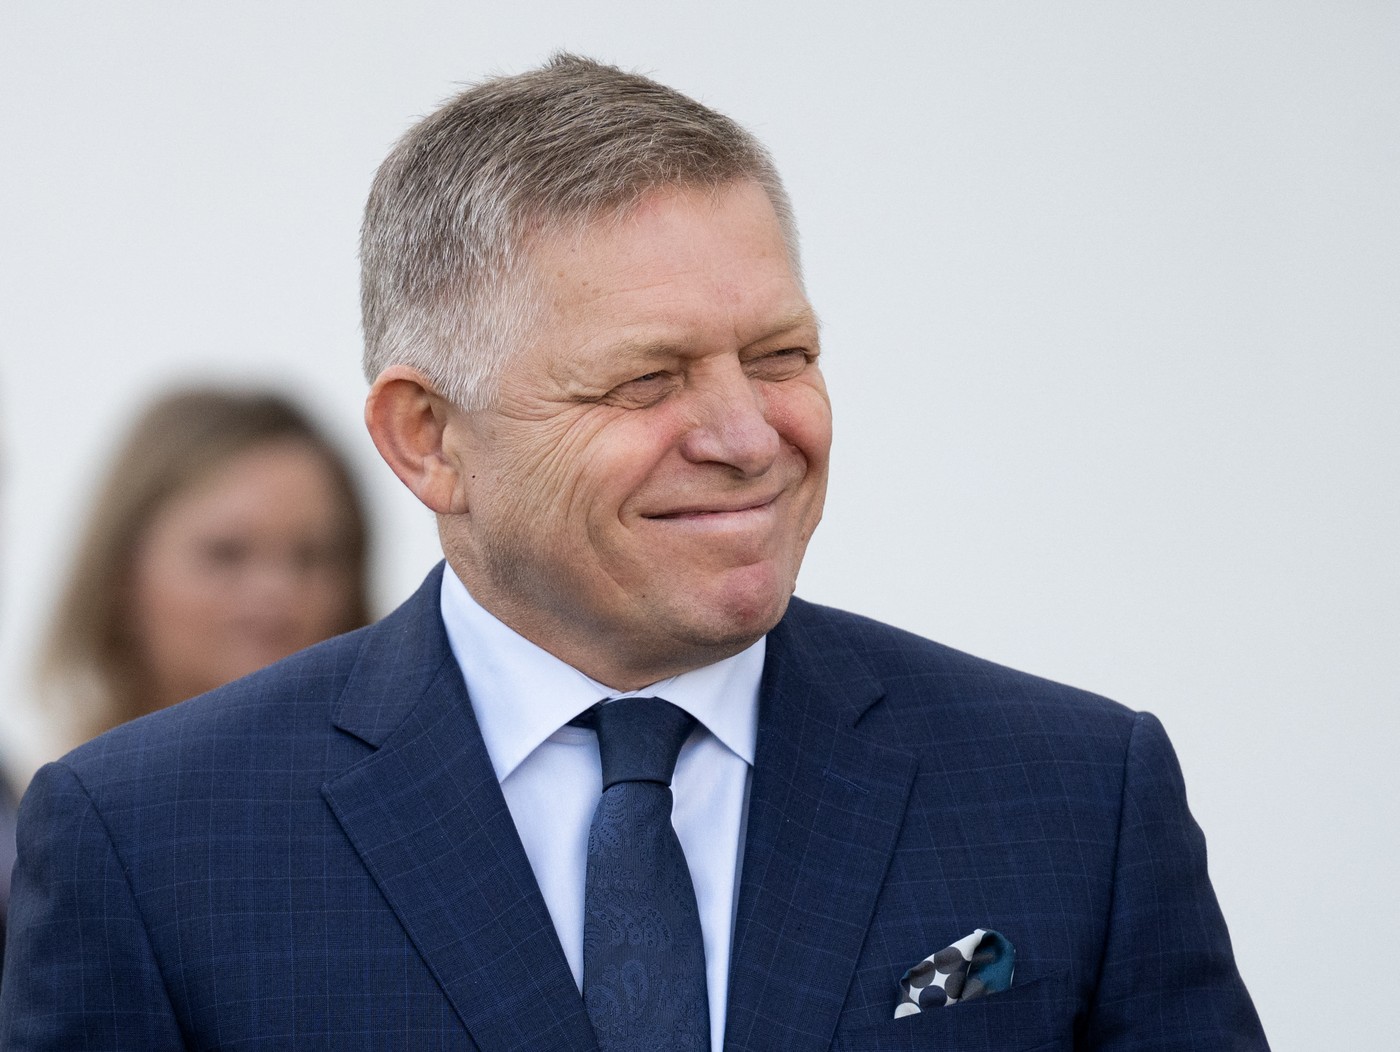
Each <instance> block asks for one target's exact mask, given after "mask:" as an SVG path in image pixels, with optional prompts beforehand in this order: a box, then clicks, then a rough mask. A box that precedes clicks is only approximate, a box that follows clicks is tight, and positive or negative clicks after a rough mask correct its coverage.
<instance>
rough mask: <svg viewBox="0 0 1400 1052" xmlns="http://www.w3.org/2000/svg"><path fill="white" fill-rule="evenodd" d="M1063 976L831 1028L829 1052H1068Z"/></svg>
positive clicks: (1069, 1010)
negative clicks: (875, 1020)
mask: <svg viewBox="0 0 1400 1052" xmlns="http://www.w3.org/2000/svg"><path fill="white" fill-rule="evenodd" d="M1067 980H1068V973H1058V974H1056V975H1049V976H1046V977H1044V978H1043V979H1037V980H1034V981H1032V982H1028V983H1024V984H1019V985H1016V986H1013V987H1012V988H1011V989H1010V990H1005V991H1003V992H1002V993H999V994H991V995H989V996H987V997H979V998H977V999H976V1000H974V1001H964V1002H962V1003H961V1004H956V1005H952V1006H949V1007H946V1008H930V1009H927V1010H925V1011H923V1012H920V1013H919V1014H918V1015H910V1016H904V1017H903V1018H901V1019H895V1018H893V1015H894V1004H893V1002H891V1004H890V1015H891V1018H890V1019H889V1021H888V1022H882V1023H874V1024H866V1025H864V1026H857V1027H851V1028H849V1029H842V1028H840V1027H838V1028H837V1031H836V1043H835V1046H834V1052H899V1050H907V1052H916V1050H925V1049H937V1050H938V1052H1054V1050H1056V1049H1061V1050H1064V1052H1068V1050H1069V1049H1072V1048H1073V1047H1074V1012H1075V1005H1074V999H1073V998H1071V997H1069V996H1068V981H1067Z"/></svg>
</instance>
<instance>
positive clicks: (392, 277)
mask: <svg viewBox="0 0 1400 1052" xmlns="http://www.w3.org/2000/svg"><path fill="white" fill-rule="evenodd" d="M745 180H748V181H753V182H756V183H757V184H758V185H759V186H761V187H762V188H763V190H764V191H765V192H766V193H767V195H768V198H769V200H770V201H771V203H772V205H773V209H774V212H775V213H776V215H777V217H778V222H779V224H780V226H781V228H782V231H783V236H784V238H785V240H786V242H787V248H788V256H789V259H790V262H791V264H792V267H793V271H794V273H798V272H799V267H798V252H797V234H796V229H795V225H794V222H793V217H792V208H791V205H790V204H789V202H788V197H787V193H786V191H785V190H784V189H783V184H782V180H781V179H780V178H779V176H778V172H777V169H776V167H775V166H774V164H773V161H772V159H771V158H770V157H769V155H768V152H767V151H766V150H765V149H764V148H763V146H762V144H761V143H759V141H758V140H757V139H755V138H754V137H753V136H752V135H751V134H749V133H748V132H747V131H745V130H744V129H743V128H741V127H740V126H739V125H738V124H736V123H735V122H734V121H733V120H731V119H730V118H728V117H726V116H724V115H723V114H721V113H718V112H716V111H715V110H712V109H710V108H708V107H706V106H703V105H701V104H700V103H699V102H696V101H695V100H694V99H691V98H689V97H687V96H685V95H683V94H681V93H680V92H678V91H675V90H674V89H672V88H668V87H666V86H664V85H662V84H658V83H657V82H655V81H653V80H649V79H648V78H646V77H643V76H639V75H637V74H634V73H625V72H623V71H622V70H620V69H617V68H615V67H613V66H607V65H604V64H602V63H599V62H595V61H593V60H591V59H586V58H581V57H579V56H577V55H570V54H563V53H561V54H558V55H556V56H554V58H553V59H551V60H550V61H549V62H548V63H547V64H546V65H544V66H542V67H541V68H539V69H535V70H531V71H529V72H528V73H523V74H520V75H518V76H513V77H499V78H495V79H492V80H487V81H485V82H483V83H481V84H478V85H476V86H475V87H472V88H470V89H468V90H467V91H464V92H462V93H461V94H459V95H457V96H456V97H454V98H452V99H450V100H449V101H448V102H447V103H446V104H444V105H443V106H442V107H441V108H440V109H438V110H437V111H436V112H435V113H433V114H431V115H429V116H428V117H426V118H424V119H423V120H422V121H420V122H419V123H418V124H416V125H415V126H414V127H413V128H411V129H410V130H409V131H408V133H407V134H406V135H404V137H403V138H402V139H400V140H399V142H398V144H397V145H396V146H395V147H394V149H393V150H392V152H391V153H390V154H389V156H388V157H387V158H386V159H385V161H384V163H383V164H382V165H380V167H379V171H378V173H377V174H376V176H375V179H374V185H373V187H372V188H371V190H370V195H369V201H368V203H367V204H366V206H365V216H364V225H363V228H362V230H361V238H360V265H361V286H360V302H361V312H362V317H363V324H364V338H365V346H364V370H365V375H366V377H367V378H368V379H369V380H370V381H371V382H373V381H374V379H375V378H376V377H377V376H378V375H379V374H380V373H381V372H382V371H383V370H384V369H385V368H387V367H388V366H390V365H393V364H405V365H410V366H413V367H414V368H417V369H418V370H420V371H421V372H422V373H424V374H425V375H426V376H427V378H428V379H429V380H430V381H431V382H432V383H433V384H434V386H436V387H437V389H438V391H439V393H440V394H442V395H444V396H445V397H447V398H449V399H450V400H452V401H454V402H456V403H457V404H458V405H460V406H462V407H463V408H467V409H476V408H480V407H482V406H483V405H486V404H488V403H489V402H490V399H491V396H492V394H493V386H494V381H495V380H496V378H497V377H498V376H499V373H500V369H501V366H502V365H503V364H504V362H505V360H506V358H507V357H508V356H509V354H510V353H511V352H512V351H513V350H514V349H515V348H516V347H518V346H519V345H520V343H521V342H522V340H523V339H524V337H525V335H526V334H527V333H528V331H529V328H530V325H531V323H532V321H533V319H534V316H535V312H536V311H537V309H538V301H537V296H536V295H535V294H534V292H533V289H532V287H531V277H532V275H531V273H530V267H529V258H528V253H529V246H530V241H531V239H532V238H535V237H542V236H549V235H552V234H559V233H566V232H570V229H571V228H572V229H573V230H577V229H578V228H579V227H580V226H581V225H583V224H585V223H587V222H590V221H593V220H596V219H599V218H602V217H605V216H608V215H623V214H626V213H627V212H628V210H629V209H631V208H632V207H634V206H635V205H636V204H637V203H638V202H639V201H640V200H641V198H642V197H643V196H645V195H646V194H647V193H648V192H650V191H653V190H656V189H658V188H662V187H667V186H680V187H686V188H694V189H701V190H711V191H718V190H720V189H722V188H724V187H725V186H727V185H731V184H733V183H735V182H739V181H745Z"/></svg>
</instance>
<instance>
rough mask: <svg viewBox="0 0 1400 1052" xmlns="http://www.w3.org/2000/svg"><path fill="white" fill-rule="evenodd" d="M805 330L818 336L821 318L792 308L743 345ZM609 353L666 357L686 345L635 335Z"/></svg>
mask: <svg viewBox="0 0 1400 1052" xmlns="http://www.w3.org/2000/svg"><path fill="white" fill-rule="evenodd" d="M804 327H808V328H812V329H815V330H816V331H817V332H818V333H820V332H821V319H819V318H818V317H817V312H816V311H814V310H813V309H812V308H811V307H794V308H793V309H792V310H791V311H788V312H787V313H786V314H782V315H780V316H779V317H778V319H777V320H776V321H774V322H773V323H772V324H771V325H769V326H768V327H767V330H766V331H765V332H764V333H763V334H762V335H760V336H757V337H755V338H754V339H752V340H750V341H749V343H748V344H746V346H751V345H752V344H755V343H762V342H763V341H764V340H771V339H773V338H774V337H775V336H781V335H782V334H783V333H786V332H791V331H792V330H794V329H801V328H804ZM610 351H611V354H612V356H613V357H614V358H631V359H644V358H667V357H671V356H673V355H676V354H682V353H684V351H685V343H684V342H683V341H678V340H672V339H667V338H666V337H653V336H638V337H635V338H624V339H622V340H619V341H618V342H617V343H615V344H613V345H612V346H611V348H610Z"/></svg>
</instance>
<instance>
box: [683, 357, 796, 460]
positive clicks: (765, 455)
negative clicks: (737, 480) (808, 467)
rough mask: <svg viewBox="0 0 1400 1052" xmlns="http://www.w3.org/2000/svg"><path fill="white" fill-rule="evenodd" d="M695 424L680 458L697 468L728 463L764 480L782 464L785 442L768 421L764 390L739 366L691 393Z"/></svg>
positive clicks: (722, 373)
mask: <svg viewBox="0 0 1400 1052" xmlns="http://www.w3.org/2000/svg"><path fill="white" fill-rule="evenodd" d="M692 395H693V399H694V402H693V408H692V412H693V413H694V422H693V423H692V425H691V426H690V428H689V429H688V430H687V431H686V433H685V436H684V438H683V439H682V441H681V453H682V455H684V456H685V458H686V459H687V460H689V461H691V462H692V463H695V464H705V463H714V464H724V465H726V466H729V467H732V468H735V469H737V470H738V471H739V472H740V473H742V474H743V475H745V476H755V475H762V474H763V473H764V472H765V471H767V470H768V469H769V468H770V467H772V466H773V461H774V460H776V459H777V456H778V450H779V449H780V447H781V445H782V439H781V437H780V436H779V434H778V431H777V429H776V428H775V427H774V426H773V424H772V423H771V422H770V421H769V419H768V415H769V414H768V400H767V397H766V395H765V394H764V391H763V385H762V383H760V382H759V381H757V380H753V379H751V378H750V377H748V376H746V375H745V374H744V370H743V366H742V365H740V364H739V363H738V362H737V361H736V362H734V363H733V364H732V366H729V367H725V368H723V369H721V370H719V371H717V373H715V374H712V375H710V376H707V377H706V378H705V380H704V382H702V383H700V384H697V386H696V388H695V389H694V390H693V392H692Z"/></svg>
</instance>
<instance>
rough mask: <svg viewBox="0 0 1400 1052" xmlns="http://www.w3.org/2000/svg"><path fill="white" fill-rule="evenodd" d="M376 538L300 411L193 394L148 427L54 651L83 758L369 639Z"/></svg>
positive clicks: (50, 679)
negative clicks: (147, 720)
mask: <svg viewBox="0 0 1400 1052" xmlns="http://www.w3.org/2000/svg"><path fill="white" fill-rule="evenodd" d="M366 547H367V538H366V526H365V517H364V512H363V508H362V506H361V502H360V497H359V495H358V493H357V491H356V488H355V485H354V482H353V480H352V477H351V473H350V470H349V468H348V466H347V464H346V462H345V461H344V459H343V458H342V457H341V455H340V454H339V453H338V452H337V451H336V450H335V449H334V448H333V447H332V445H331V444H330V442H329V441H328V440H327V439H326V438H325V436H323V435H322V434H321V432H320V431H319V430H318V429H317V428H316V427H315V426H314V425H313V424H312V423H311V421H310V420H309V419H308V418H307V416H306V415H305V414H304V413H303V412H302V411H301V410H300V409H298V408H297V407H296V406H295V405H293V404H292V403H291V402H289V401H287V400H286V399H284V398H282V397H280V396H278V395H275V394H270V393H260V392H232V391H224V390H212V389H192V390H186V391H181V392H177V393H174V394H171V395H169V396H167V397H165V398H163V399H161V400H159V401H158V402H156V403H155V404H154V405H152V406H151V407H150V408H149V409H148V410H147V411H146V413H145V414H144V415H143V416H142V417H141V418H140V419H139V420H138V421H137V423H136V425H135V427H134V428H133V430H132V432H131V434H130V435H129V436H128V438H127V439H126V442H125V444H124V446H123V447H122V449H121V451H120V452H119V453H118V455H117V457H116V461H115V463H114V465H113V467H112V469H111V472H110V475H109V477H108V478H107V481H106V484H105V485H104V486H102V488H101V490H100V492H99V493H98V495H97V498H96V500H95V502H94V505H93V511H92V517H91V520H90V521H89V523H88V525H87V529H86V531H85V533H84V534H83V536H82V539H81V541H80V544H79V548H78V556H77V560H76V562H75V564H74V567H73V572H72V576H71V578H70V579H69V580H68V582H67V585H66V587H65V589H64V591H63V593H62V596H61V598H60V600H59V604H58V608H57V611H56V616H55V618H54V621H53V626H52V628H51V630H50V633H49V636H48V639H47V643H46V645H45V646H44V648H43V651H42V654H41V658H40V664H39V679H40V687H41V697H42V698H44V699H45V700H48V699H54V700H55V701H57V702H58V703H59V704H60V706H61V709H60V712H59V715H60V717H61V718H62V719H63V721H64V725H65V726H64V734H63V737H64V738H65V739H66V741H67V743H68V744H70V745H72V744H78V743H80V742H82V741H85V740H86V739H88V738H90V737H92V736H94V735H96V734H99V733H101V732H102V731H105V730H107V729H109V728H111V727H114V726H116V725H117V724H119V723H122V722H125V721H126V720H130V719H134V718H135V717H137V716H141V715H144V714H145V713H148V712H154V711H155V710H157V709H161V708H164V707H165V706H167V705H172V704H174V703H175V702H178V701H182V700H184V699H185V698H189V697H193V696H194V695H196V694H201V693H203V692H204V691H207V690H211V689H213V688H214V687H217V686H220V685H221V684H223V683H227V682H228V681H229V680H232V679H236V678H238V677H239V676H243V675H246V674H247V673H249V672H253V671H255V670H256V669H259V668H262V667H263V666H264V665H268V664H270V663H272V662H274V661H277V660H278V659H280V658H283V657H286V656H287V655H288V654H291V653H293V652H294V651H297V650H300V649H302V648H303V647H306V646H309V645H311V644H312V643H316V642H318V641H320V640H322V639H325V638H327V637H329V636H332V635H335V634H337V633H340V632H345V631H349V630H350V629H352V628H358V627H360V626H361V625H363V624H365V623H366V622H367V620H368V611H367V608H366V581H365V578H366V573H365V564H366Z"/></svg>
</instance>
